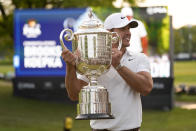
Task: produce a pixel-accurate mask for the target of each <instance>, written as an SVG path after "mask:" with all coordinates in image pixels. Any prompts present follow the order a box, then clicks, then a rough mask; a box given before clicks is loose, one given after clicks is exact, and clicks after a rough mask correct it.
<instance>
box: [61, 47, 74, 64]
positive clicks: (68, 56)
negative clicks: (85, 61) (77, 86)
mask: <svg viewBox="0 0 196 131" xmlns="http://www.w3.org/2000/svg"><path fill="white" fill-rule="evenodd" d="M61 56H62V58H63V60H64V61H65V62H66V64H68V65H72V66H75V65H76V62H75V61H76V58H77V57H76V56H75V55H74V54H73V53H72V52H71V51H69V50H68V49H64V50H63V52H62V53H61Z"/></svg>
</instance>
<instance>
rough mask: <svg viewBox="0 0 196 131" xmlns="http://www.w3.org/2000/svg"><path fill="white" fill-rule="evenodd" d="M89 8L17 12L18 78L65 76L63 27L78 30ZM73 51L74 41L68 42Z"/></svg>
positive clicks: (15, 30) (15, 63) (16, 62)
mask: <svg viewBox="0 0 196 131" xmlns="http://www.w3.org/2000/svg"><path fill="white" fill-rule="evenodd" d="M85 12H86V9H53V10H46V9H28V10H15V12H14V37H15V39H14V40H15V46H14V47H15V54H14V67H15V74H16V77H25V76H65V69H66V66H65V63H64V62H63V60H62V58H61V52H62V48H61V45H60V42H59V34H60V32H61V31H62V30H63V29H64V28H70V29H72V30H76V29H75V28H77V27H75V25H77V23H78V21H79V19H80V18H81V16H82V14H84V13H85ZM65 44H66V46H67V47H68V48H69V49H70V50H71V48H72V47H71V42H66V41H65Z"/></svg>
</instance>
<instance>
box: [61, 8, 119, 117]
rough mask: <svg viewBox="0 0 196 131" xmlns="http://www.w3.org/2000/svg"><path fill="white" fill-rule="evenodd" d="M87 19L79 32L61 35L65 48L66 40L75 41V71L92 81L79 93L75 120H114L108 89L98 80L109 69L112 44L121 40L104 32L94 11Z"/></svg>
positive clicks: (65, 30)
mask: <svg viewBox="0 0 196 131" xmlns="http://www.w3.org/2000/svg"><path fill="white" fill-rule="evenodd" d="M88 16H89V18H88V19H86V20H84V21H83V23H82V24H81V25H80V26H79V29H78V30H77V32H75V33H73V32H72V30H70V29H64V30H63V31H62V32H61V34H60V42H61V45H62V48H63V49H65V48H66V47H65V44H64V42H63V40H64V39H65V40H67V41H72V52H73V53H74V54H75V55H76V56H77V60H76V70H77V72H78V73H79V74H81V75H85V76H86V77H87V78H88V79H89V85H88V86H85V87H83V88H82V89H81V91H80V93H79V103H78V104H77V117H76V119H79V120H87V119H113V118H114V117H113V115H112V114H111V104H110V102H109V97H108V92H107V89H106V88H104V87H103V86H102V85H99V84H98V82H97V78H98V77H99V76H100V75H102V74H103V73H105V72H107V71H108V70H109V68H110V66H111V61H112V43H115V42H117V41H118V39H119V37H118V35H117V34H116V33H115V32H109V31H107V30H105V29H103V24H102V23H101V22H100V20H98V19H97V18H95V17H94V14H93V13H92V9H89V14H88ZM119 48H121V44H119Z"/></svg>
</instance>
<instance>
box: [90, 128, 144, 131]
mask: <svg viewBox="0 0 196 131" xmlns="http://www.w3.org/2000/svg"><path fill="white" fill-rule="evenodd" d="M139 129H140V128H134V129H129V130H122V131H139ZM93 131H110V130H107V129H93Z"/></svg>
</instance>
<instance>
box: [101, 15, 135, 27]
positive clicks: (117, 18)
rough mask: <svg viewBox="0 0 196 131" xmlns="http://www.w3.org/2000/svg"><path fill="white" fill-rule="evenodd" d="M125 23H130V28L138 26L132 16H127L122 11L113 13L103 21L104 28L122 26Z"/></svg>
mask: <svg viewBox="0 0 196 131" xmlns="http://www.w3.org/2000/svg"><path fill="white" fill-rule="evenodd" d="M127 25H130V28H135V27H137V26H138V23H137V21H136V20H135V19H133V18H132V17H127V16H125V15H123V14H122V13H113V14H111V15H109V16H108V17H107V18H106V19H105V22H104V28H105V29H113V28H122V27H125V26H127Z"/></svg>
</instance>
